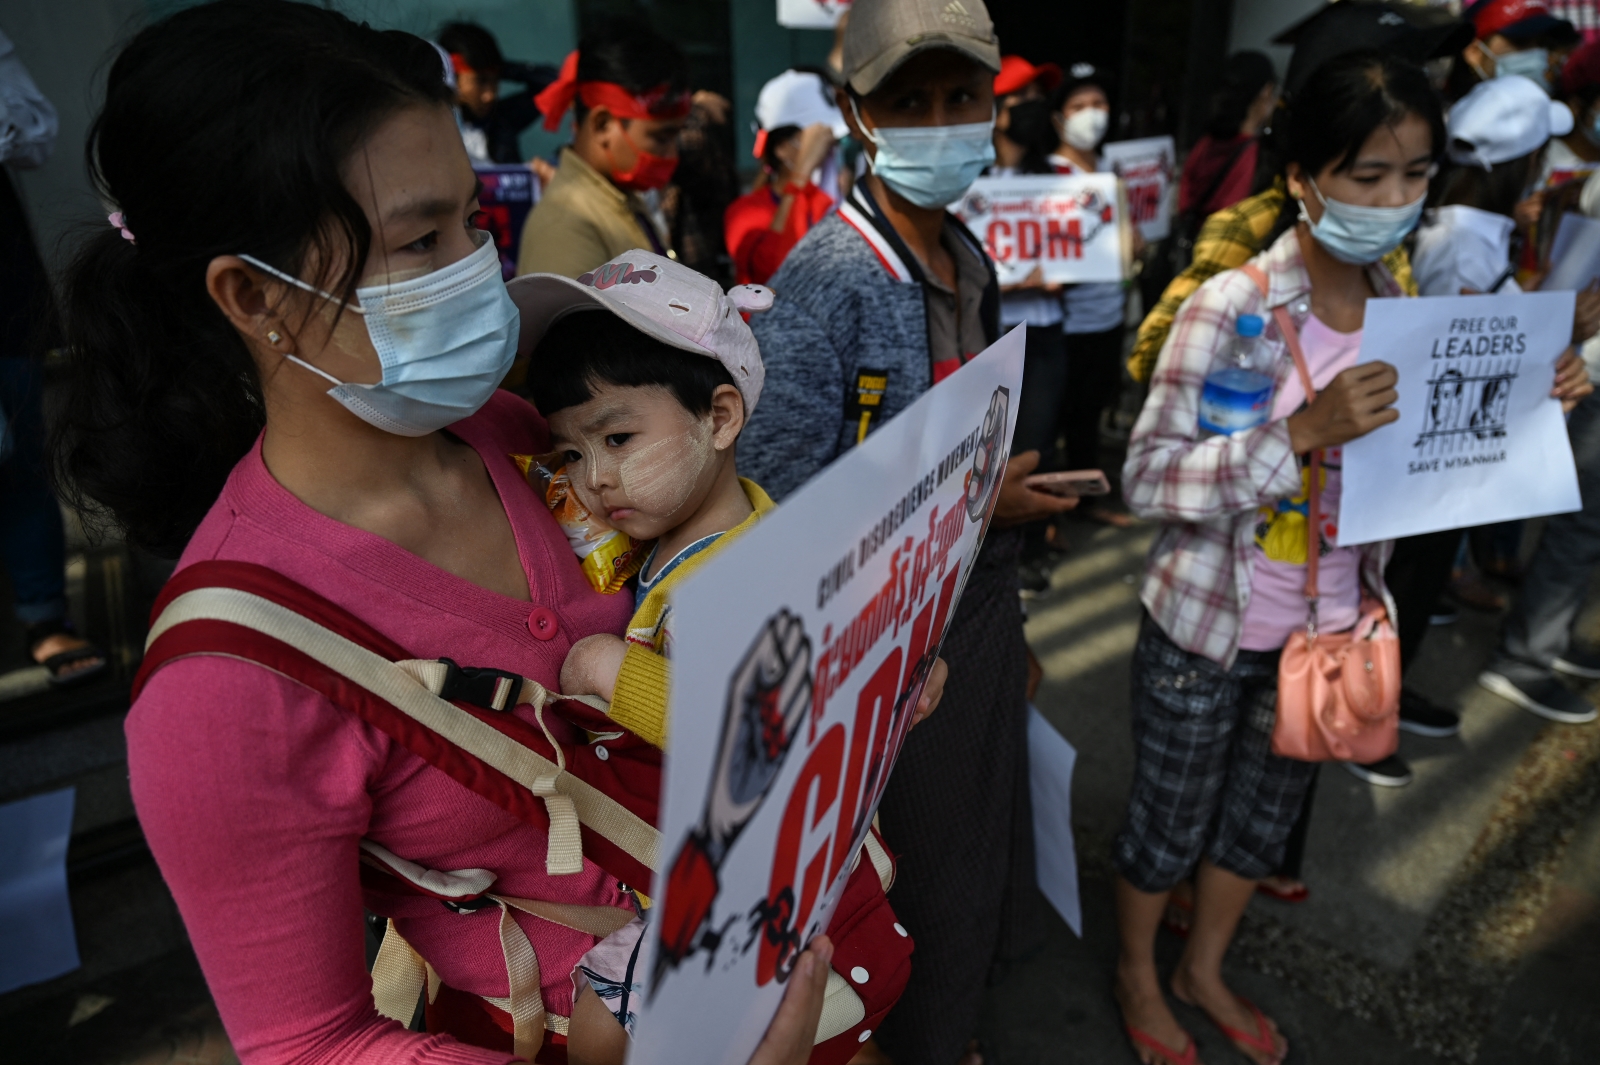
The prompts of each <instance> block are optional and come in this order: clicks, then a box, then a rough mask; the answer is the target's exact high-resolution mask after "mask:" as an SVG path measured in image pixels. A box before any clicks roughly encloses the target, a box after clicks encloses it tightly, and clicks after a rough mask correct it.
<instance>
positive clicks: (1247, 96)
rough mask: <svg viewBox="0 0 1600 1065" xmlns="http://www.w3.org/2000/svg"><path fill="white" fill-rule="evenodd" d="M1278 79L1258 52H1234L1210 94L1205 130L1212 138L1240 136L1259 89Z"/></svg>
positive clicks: (1271, 67) (1270, 66) (1270, 61)
mask: <svg viewBox="0 0 1600 1065" xmlns="http://www.w3.org/2000/svg"><path fill="white" fill-rule="evenodd" d="M1277 80H1278V72H1277V71H1276V70H1275V69H1273V66H1272V60H1270V59H1268V58H1267V57H1266V56H1265V55H1263V54H1262V53H1260V52H1248V51H1247V52H1235V53H1233V55H1231V56H1229V57H1228V61H1227V62H1226V63H1224V64H1223V65H1222V80H1221V83H1220V84H1219V85H1218V86H1217V88H1216V91H1214V92H1213V93H1212V94H1211V108H1210V112H1209V115H1208V117H1207V118H1206V132H1207V133H1208V134H1210V135H1211V137H1212V138H1213V139H1214V140H1223V141H1225V140H1232V139H1233V138H1235V137H1237V136H1238V135H1239V127H1240V126H1242V125H1244V119H1245V115H1246V114H1248V113H1249V111H1250V105H1251V104H1252V103H1254V102H1255V99H1256V97H1258V96H1260V95H1261V90H1262V89H1264V88H1266V87H1267V86H1268V85H1271V84H1273V83H1275V82H1276V81H1277Z"/></svg>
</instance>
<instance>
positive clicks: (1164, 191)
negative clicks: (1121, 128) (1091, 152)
mask: <svg viewBox="0 0 1600 1065" xmlns="http://www.w3.org/2000/svg"><path fill="white" fill-rule="evenodd" d="M1100 153H1101V154H1102V155H1103V156H1105V160H1106V165H1107V166H1109V167H1110V168H1111V172H1112V173H1113V174H1115V175H1117V177H1119V178H1121V179H1122V185H1123V188H1125V189H1126V190H1127V195H1128V217H1129V220H1130V221H1131V222H1132V223H1133V224H1134V225H1136V226H1138V227H1139V235H1140V236H1142V237H1143V238H1144V239H1145V240H1146V241H1148V242H1150V243H1152V244H1153V243H1155V242H1156V241H1158V240H1166V239H1167V236H1168V234H1170V233H1171V232H1172V213H1173V210H1174V202H1175V201H1176V200H1177V196H1178V186H1177V183H1176V182H1175V181H1173V180H1172V178H1173V169H1174V165H1175V162H1174V161H1175V160H1176V159H1177V157H1178V152H1177V148H1176V147H1175V146H1174V145H1173V143H1172V138H1171V137H1141V138H1139V139H1138V140H1131V141H1116V142H1114V143H1111V144H1107V145H1105V146H1104V147H1103V148H1101V149H1100Z"/></svg>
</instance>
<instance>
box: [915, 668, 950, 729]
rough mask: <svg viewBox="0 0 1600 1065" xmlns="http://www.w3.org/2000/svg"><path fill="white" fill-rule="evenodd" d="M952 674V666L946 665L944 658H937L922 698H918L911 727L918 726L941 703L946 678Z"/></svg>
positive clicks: (930, 671)
mask: <svg viewBox="0 0 1600 1065" xmlns="http://www.w3.org/2000/svg"><path fill="white" fill-rule="evenodd" d="M948 676H950V667H949V666H947V665H945V662H944V659H942V658H935V659H934V660H933V668H932V669H930V670H928V683H926V684H924V685H923V686H922V698H920V699H918V700H917V712H916V713H915V714H914V715H912V718H911V727H912V728H916V727H917V726H918V725H920V724H921V723H922V719H923V718H925V717H927V716H928V715H929V714H931V713H933V711H934V708H935V707H937V706H938V705H939V700H940V699H943V698H944V682H945V678H946V677H948Z"/></svg>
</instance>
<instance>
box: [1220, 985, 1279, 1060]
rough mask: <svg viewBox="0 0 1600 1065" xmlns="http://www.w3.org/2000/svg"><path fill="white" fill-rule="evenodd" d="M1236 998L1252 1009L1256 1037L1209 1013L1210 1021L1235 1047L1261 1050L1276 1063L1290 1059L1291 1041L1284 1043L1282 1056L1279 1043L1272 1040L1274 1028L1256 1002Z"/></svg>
mask: <svg viewBox="0 0 1600 1065" xmlns="http://www.w3.org/2000/svg"><path fill="white" fill-rule="evenodd" d="M1235 997H1236V998H1238V1000H1239V1001H1240V1002H1243V1003H1244V1004H1245V1005H1246V1006H1248V1007H1250V1013H1251V1015H1252V1016H1254V1017H1255V1022H1256V1033H1255V1035H1251V1034H1250V1033H1248V1032H1241V1031H1239V1029H1237V1028H1229V1027H1228V1026H1227V1025H1225V1024H1223V1023H1222V1022H1221V1021H1219V1020H1217V1019H1216V1018H1215V1017H1212V1016H1211V1014H1210V1012H1209V1011H1208V1012H1207V1013H1206V1016H1207V1017H1208V1018H1209V1019H1210V1021H1211V1023H1212V1024H1214V1025H1216V1026H1217V1030H1218V1031H1219V1032H1221V1033H1222V1034H1223V1035H1225V1036H1227V1037H1228V1039H1229V1040H1230V1041H1232V1043H1233V1045H1234V1046H1236V1047H1239V1048H1240V1049H1243V1048H1245V1047H1249V1048H1250V1049H1251V1050H1259V1051H1260V1052H1261V1053H1263V1054H1266V1055H1267V1056H1268V1057H1269V1058H1271V1059H1272V1060H1273V1061H1275V1062H1280V1061H1282V1060H1283V1059H1284V1058H1286V1057H1288V1055H1289V1040H1287V1039H1285V1040H1284V1041H1283V1052H1282V1053H1281V1054H1280V1053H1279V1052H1278V1044H1277V1041H1276V1040H1275V1039H1273V1038H1272V1026H1271V1025H1270V1024H1268V1023H1267V1015H1266V1014H1264V1013H1262V1012H1261V1010H1259V1009H1258V1008H1256V1004H1255V1003H1254V1002H1251V1001H1250V1000H1249V999H1247V998H1245V997H1244V996H1243V995H1237V996H1235Z"/></svg>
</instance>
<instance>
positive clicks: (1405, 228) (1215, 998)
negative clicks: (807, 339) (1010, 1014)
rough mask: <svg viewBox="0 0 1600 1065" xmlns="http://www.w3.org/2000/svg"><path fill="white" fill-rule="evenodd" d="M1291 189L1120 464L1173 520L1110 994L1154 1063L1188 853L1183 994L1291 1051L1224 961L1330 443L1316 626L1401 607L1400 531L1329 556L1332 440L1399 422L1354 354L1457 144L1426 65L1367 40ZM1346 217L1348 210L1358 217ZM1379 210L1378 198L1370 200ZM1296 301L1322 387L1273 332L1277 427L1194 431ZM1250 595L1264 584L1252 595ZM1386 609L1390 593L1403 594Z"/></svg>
mask: <svg viewBox="0 0 1600 1065" xmlns="http://www.w3.org/2000/svg"><path fill="white" fill-rule="evenodd" d="M1281 135H1282V136H1283V139H1284V141H1285V143H1284V144H1283V146H1282V147H1283V155H1284V158H1285V159H1287V160H1289V162H1288V164H1287V167H1286V170H1285V174H1284V178H1285V181H1286V184H1287V188H1288V191H1289V195H1290V199H1288V200H1287V201H1286V202H1285V208H1284V211H1283V213H1282V214H1281V215H1280V218H1279V221H1278V225H1277V227H1276V232H1277V233H1278V234H1281V235H1279V236H1277V239H1276V240H1275V241H1273V240H1269V241H1268V248H1267V250H1266V251H1265V252H1263V253H1262V254H1261V255H1258V256H1257V257H1256V258H1255V259H1254V260H1252V264H1253V266H1254V267H1255V268H1256V269H1258V270H1259V271H1261V273H1262V274H1264V275H1265V277H1266V281H1267V286H1266V287H1267V292H1266V295H1265V296H1264V297H1263V295H1262V292H1261V290H1260V288H1258V285H1257V282H1256V281H1255V280H1254V279H1252V277H1251V276H1250V275H1249V274H1248V273H1246V271H1245V270H1242V269H1240V270H1229V271H1226V272H1224V273H1221V274H1218V275H1217V276H1216V277H1214V278H1212V279H1211V280H1209V281H1207V282H1206V283H1205V284H1204V285H1202V286H1201V287H1200V288H1199V289H1198V290H1197V291H1196V292H1195V294H1194V295H1193V296H1191V297H1190V298H1189V299H1188V301H1186V302H1185V303H1184V305H1183V308H1182V310H1181V311H1179V313H1178V317H1177V321H1176V323H1175V324H1174V327H1173V330H1172V334H1171V336H1170V337H1169V338H1168V340H1167V343H1166V345H1165V347H1164V348H1163V349H1162V352H1161V356H1160V360H1159V361H1158V363H1157V365H1156V369H1155V373H1154V376H1153V377H1152V380H1151V389H1150V396H1149V399H1148V400H1147V401H1146V403H1145V406H1144V410H1143V412H1142V413H1141V414H1140V417H1139V421H1138V424H1137V425H1136V426H1135V428H1134V431H1133V438H1132V440H1131V441H1130V443H1129V448H1128V459H1127V465H1126V466H1125V467H1124V470H1123V485H1124V492H1125V493H1126V496H1127V501H1128V504H1129V505H1130V506H1131V507H1132V508H1133V510H1134V511H1135V512H1136V513H1138V514H1139V515H1140V516H1141V517H1146V518H1150V519H1154V520H1156V521H1159V522H1161V523H1162V528H1161V532H1160V534H1159V535H1158V537H1157V539H1156V542H1155V545H1154V547H1153V548H1152V550H1151V552H1150V558H1149V561H1148V563H1147V566H1146V572H1145V578H1144V584H1143V588H1142V590H1141V598H1142V600H1143V602H1144V604H1145V607H1146V611H1147V613H1146V616H1145V619H1144V623H1143V626H1142V628H1141V631H1140V635H1139V642H1138V645H1137V647H1136V648H1135V650H1134V657H1133V667H1132V675H1133V700H1132V702H1133V732H1134V743H1135V757H1136V768H1135V777H1134V784H1133V788H1132V792H1131V794H1130V796H1129V800H1128V816H1127V822H1126V824H1125V825H1124V827H1123V829H1122V831H1121V833H1120V834H1119V835H1118V837H1117V840H1116V844H1115V848H1114V856H1113V857H1114V861H1115V863H1116V866H1117V869H1118V872H1119V873H1120V877H1119V879H1118V884H1117V902H1118V919H1119V925H1120V932H1121V938H1122V953H1121V957H1120V959H1119V962H1118V969H1117V981H1116V993H1117V998H1118V1001H1119V1002H1120V1004H1121V1006H1122V1011H1123V1017H1124V1020H1125V1022H1126V1024H1127V1027H1128V1032H1129V1035H1130V1038H1131V1039H1132V1040H1133V1043H1134V1047H1135V1049H1136V1050H1137V1051H1138V1053H1139V1056H1140V1058H1141V1060H1143V1061H1144V1062H1146V1063H1147V1065H1150V1063H1168V1065H1194V1063H1195V1062H1196V1060H1197V1055H1196V1050H1195V1046H1194V1043H1193V1041H1192V1040H1191V1039H1190V1037H1189V1035H1188V1033H1186V1032H1185V1031H1184V1030H1183V1029H1182V1028H1181V1027H1180V1026H1179V1024H1178V1022H1177V1020H1176V1018H1174V1016H1173V1015H1172V1012H1171V1011H1170V1009H1169V1008H1168V1007H1167V1004H1166V1001H1165V1000H1164V998H1163V996H1162V988H1161V983H1160V979H1159V976H1158V974H1157V972H1156V967H1155V958H1154V941H1155V932H1156V927H1157V925H1158V924H1159V922H1160V920H1161V915H1162V912H1163V909H1164V908H1165V906H1166V901H1167V895H1168V892H1169V891H1170V890H1171V888H1172V887H1173V885H1175V884H1176V883H1177V882H1178V881H1179V880H1180V879H1181V878H1183V877H1185V876H1186V875H1188V873H1189V871H1190V870H1191V869H1193V868H1194V867H1195V865H1196V864H1197V863H1198V865H1199V870H1198V873H1197V876H1196V897H1195V912H1194V922H1193V926H1192V929H1191V931H1190V935H1189V939H1188V943H1187V944H1186V947H1185V951H1184V954H1183V957H1182V959H1181V960H1180V961H1179V963H1178V966H1177V969H1176V971H1175V972H1174V974H1173V976H1172V981H1171V989H1172V993H1173V994H1174V995H1175V996H1176V997H1178V998H1179V999H1180V1000H1182V1001H1185V1002H1189V1003H1193V1004H1196V1005H1198V1006H1199V1007H1200V1008H1202V1009H1203V1010H1205V1012H1206V1013H1207V1014H1208V1015H1209V1016H1210V1017H1211V1019H1212V1020H1213V1021H1214V1022H1215V1023H1216V1024H1217V1026H1218V1027H1219V1028H1220V1029H1221V1030H1222V1031H1223V1032H1224V1034H1226V1035H1227V1036H1228V1037H1229V1038H1230V1039H1231V1040H1232V1041H1233V1043H1234V1045H1235V1046H1237V1047H1238V1049H1239V1050H1240V1051H1241V1052H1243V1053H1244V1054H1246V1055H1247V1056H1249V1057H1250V1058H1251V1060H1253V1061H1256V1062H1260V1063H1263V1065H1276V1063H1278V1062H1281V1061H1282V1060H1283V1056H1284V1054H1285V1053H1286V1052H1287V1046H1288V1044H1287V1041H1286V1040H1285V1039H1284V1037H1283V1035H1282V1034H1281V1033H1280V1032H1279V1031H1278V1028H1277V1026H1276V1025H1275V1024H1274V1023H1273V1022H1272V1021H1271V1020H1270V1019H1268V1018H1266V1017H1265V1016H1263V1015H1262V1014H1261V1013H1260V1012H1259V1011H1258V1010H1256V1009H1255V1007H1254V1006H1252V1005H1251V1004H1250V1003H1248V1002H1246V1001H1245V1000H1244V999H1242V998H1240V997H1239V996H1237V995H1235V994H1234V993H1233V992H1232V991H1230V990H1229V989H1228V988H1227V986H1226V985H1225V984H1224V983H1223V981H1222V957H1223V954H1224V952H1225V951H1226V949H1227V946H1228V943H1229V941H1230V940H1231V939H1232V936H1233V931H1234V928H1235V925H1236V924H1237V922H1238V920H1239V917H1240V915H1241V914H1242V913H1243V912H1244V908H1245V905H1246V904H1247V903H1248V902H1249V900H1250V897H1251V895H1252V894H1253V893H1254V891H1255V887H1256V881H1257V880H1259V879H1260V878H1261V877H1263V876H1266V875H1267V874H1269V873H1270V872H1272V870H1273V869H1275V868H1276V867H1277V865H1278V864H1279V862H1280V861H1281V860H1282V858H1283V851H1284V843H1285V840H1286V838H1287V836H1288V833H1289V829H1290V827H1291V826H1292V825H1293V823H1294V820H1295V817H1296V815H1297V814H1298V813H1299V810H1300V806H1301V803H1302V801H1303V800H1304V797H1305V793H1306V789H1307V786H1308V785H1309V783H1310V780H1311V777H1312V773H1313V771H1314V769H1315V767H1314V766H1313V765H1312V764H1311V763H1307V762H1297V761H1294V760H1291V759H1287V758H1280V757H1277V756H1275V755H1273V754H1272V753H1271V749H1270V747H1271V736H1272V726H1273V721H1274V717H1275V706H1276V702H1277V675H1278V656H1279V653H1280V651H1281V649H1282V646H1283V643H1284V642H1285V641H1286V640H1287V638H1288V635H1289V633H1290V632H1292V631H1294V630H1295V629H1296V628H1297V627H1298V626H1300V625H1304V624H1305V602H1304V599H1303V597H1302V594H1301V592H1302V589H1303V587H1304V580H1305V575H1304V566H1305V553H1306V540H1307V530H1306V525H1305V521H1306V518H1305V516H1304V509H1305V508H1304V503H1305V499H1306V496H1307V492H1308V486H1307V484H1306V479H1305V477H1304V475H1303V467H1302V457H1303V456H1306V455H1307V454H1308V453H1309V452H1311V451H1313V450H1315V449H1318V448H1321V449H1323V450H1324V453H1325V456H1326V461H1327V466H1328V470H1327V479H1326V480H1325V481H1324V483H1323V484H1322V485H1321V486H1320V487H1321V496H1322V500H1323V503H1324V510H1325V512H1326V514H1327V515H1328V518H1329V520H1326V521H1324V523H1323V528H1322V530H1321V532H1322V534H1323V535H1322V544H1321V547H1320V551H1321V561H1320V563H1319V566H1320V569H1321V572H1322V574H1323V579H1322V582H1321V583H1322V586H1323V591H1324V593H1325V594H1324V598H1323V600H1322V604H1323V605H1322V610H1321V613H1320V620H1321V621H1322V622H1323V628H1325V629H1327V630H1329V631H1338V630H1339V629H1342V628H1348V627H1349V626H1350V625H1352V624H1353V623H1354V617H1355V611H1356V608H1357V606H1358V604H1359V599H1360V594H1361V590H1362V588H1365V589H1366V590H1367V591H1368V592H1370V593H1371V594H1374V595H1377V596H1379V597H1381V598H1382V599H1384V601H1385V602H1388V601H1389V600H1388V592H1387V591H1386V590H1385V588H1384V586H1383V566H1384V562H1385V561H1386V560H1387V558H1388V554H1389V544H1387V543H1382V544H1372V545H1368V546H1365V547H1361V548H1338V547H1333V546H1332V542H1333V540H1334V539H1335V535H1334V532H1335V530H1336V528H1337V524H1336V523H1337V516H1338V510H1337V493H1338V479H1339V474H1340V470H1339V468H1338V467H1339V461H1338V451H1337V449H1338V448H1339V447H1340V446H1341V445H1343V444H1344V443H1345V442H1346V441H1349V440H1353V439H1355V438H1356V437H1359V436H1363V435H1365V434H1366V433H1368V432H1371V431H1372V430H1373V429H1375V428H1377V427H1378V426H1380V425H1384V424H1387V423H1388V422H1391V421H1394V420H1395V419H1396V418H1397V417H1398V416H1399V415H1398V413H1397V412H1396V411H1395V410H1394V409H1393V407H1392V406H1391V404H1393V402H1394V400H1395V398H1396V393H1395V389H1394V386H1395V383H1396V380H1397V375H1396V372H1395V370H1394V368H1393V367H1391V366H1389V365H1387V364H1384V363H1367V364H1365V365H1360V366H1357V365H1354V363H1355V358H1356V355H1357V353H1358V351H1359V348H1360V330H1361V323H1362V320H1363V316H1364V314H1365V306H1366V301H1367V300H1368V299H1369V298H1372V297H1389V296H1399V295H1402V294H1403V293H1402V290H1401V288H1400V286H1399V285H1398V284H1397V283H1396V281H1395V279H1394V276H1393V275H1392V274H1391V273H1390V272H1389V271H1388V270H1387V269H1386V268H1385V267H1384V266H1383V264H1382V263H1381V262H1380V260H1381V259H1382V257H1383V256H1384V255H1385V254H1387V253H1389V252H1390V251H1392V250H1393V249H1394V248H1395V247H1397V246H1398V245H1399V243H1400V241H1401V240H1402V239H1403V238H1404V237H1405V235H1406V234H1407V233H1408V232H1409V231H1410V230H1411V228H1412V227H1413V226H1414V225H1415V223H1416V220H1417V217H1418V216H1419V215H1420V213H1421V210H1422V204H1423V199H1424V197H1425V195H1426V193H1427V187H1428V177H1429V174H1430V173H1431V170H1432V167H1433V165H1434V162H1435V160H1436V159H1437V158H1438V156H1439V155H1440V154H1441V153H1442V151H1443V148H1444V143H1445V142H1444V123H1443V116H1442V115H1441V113H1440V108H1439V103H1438V100H1437V98H1436V97H1435V96H1434V94H1433V92H1432V90H1431V89H1430V88H1429V86H1428V82H1427V78H1426V76H1425V75H1424V74H1423V72H1422V71H1421V70H1420V69H1418V68H1416V67H1414V66H1411V65H1409V64H1406V63H1405V62H1404V61H1402V60H1399V59H1396V58H1393V57H1383V56H1379V55H1377V54H1375V53H1356V54H1353V55H1348V56H1343V57H1340V58H1339V59H1337V60H1334V61H1332V62H1330V63H1328V64H1327V65H1326V66H1324V67H1323V68H1322V69H1321V70H1320V71H1319V72H1318V73H1317V74H1316V75H1314V76H1313V77H1312V79H1311V80H1310V81H1309V82H1308V83H1307V85H1306V86H1305V88H1304V89H1303V90H1302V91H1301V93H1300V94H1299V95H1298V98H1297V100H1296V101H1295V106H1294V107H1293V108H1292V110H1291V113H1290V116H1289V122H1288V124H1287V128H1286V129H1283V130H1281ZM1351 208H1355V210H1351ZM1374 209H1376V210H1374ZM1284 305H1287V306H1288V308H1289V311H1290V314H1291V315H1292V316H1293V317H1294V319H1295V322H1296V324H1297V326H1298V328H1299V330H1300V333H1301V337H1302V341H1303V344H1304V346H1305V349H1306V355H1307V361H1308V362H1309V363H1310V365H1311V372H1312V379H1313V383H1314V384H1315V385H1316V387H1317V390H1318V391H1317V398H1316V401H1315V402H1314V403H1311V404H1309V405H1306V404H1305V402H1304V397H1305V392H1304V389H1303V388H1302V387H1301V386H1300V383H1299V379H1298V377H1297V376H1296V374H1295V372H1294V370H1293V364H1292V362H1291V360H1290V358H1289V356H1288V353H1287V350H1286V348H1285V347H1284V345H1283V342H1282V339H1281V337H1279V336H1278V335H1277V331H1276V329H1275V328H1273V327H1270V326H1269V330H1268V343H1269V344H1270V345H1271V346H1272V348H1273V349H1274V350H1275V352H1276V353H1277V354H1278V356H1279V357H1278V360H1277V363H1276V388H1275V392H1274V402H1273V410H1272V413H1271V415H1270V416H1269V420H1268V421H1267V422H1266V423H1265V424H1263V425H1260V426H1257V427H1256V428H1253V429H1247V430H1243V431H1241V432H1237V433H1234V434H1232V435H1230V436H1220V435H1210V434H1206V433H1204V432H1203V431H1202V430H1201V429H1200V428H1199V424H1198V415H1199V405H1200V392H1201V388H1202V385H1203V383H1204V381H1205V378H1206V375H1207V374H1209V373H1210V372H1211V370H1212V368H1213V366H1214V364H1215V363H1216V360H1217V358H1218V356H1219V355H1220V354H1222V353H1223V352H1225V351H1227V350H1228V348H1229V346H1230V345H1231V344H1232V343H1233V338H1234V335H1235V320H1236V319H1237V317H1238V316H1239V315H1240V314H1256V315H1261V316H1263V317H1265V318H1267V319H1268V321H1269V322H1271V311H1272V309H1273V308H1275V307H1279V306H1284ZM1253 593H1254V594H1253ZM1389 609H1390V610H1391V612H1392V611H1393V609H1394V608H1393V604H1392V603H1390V604H1389Z"/></svg>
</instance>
